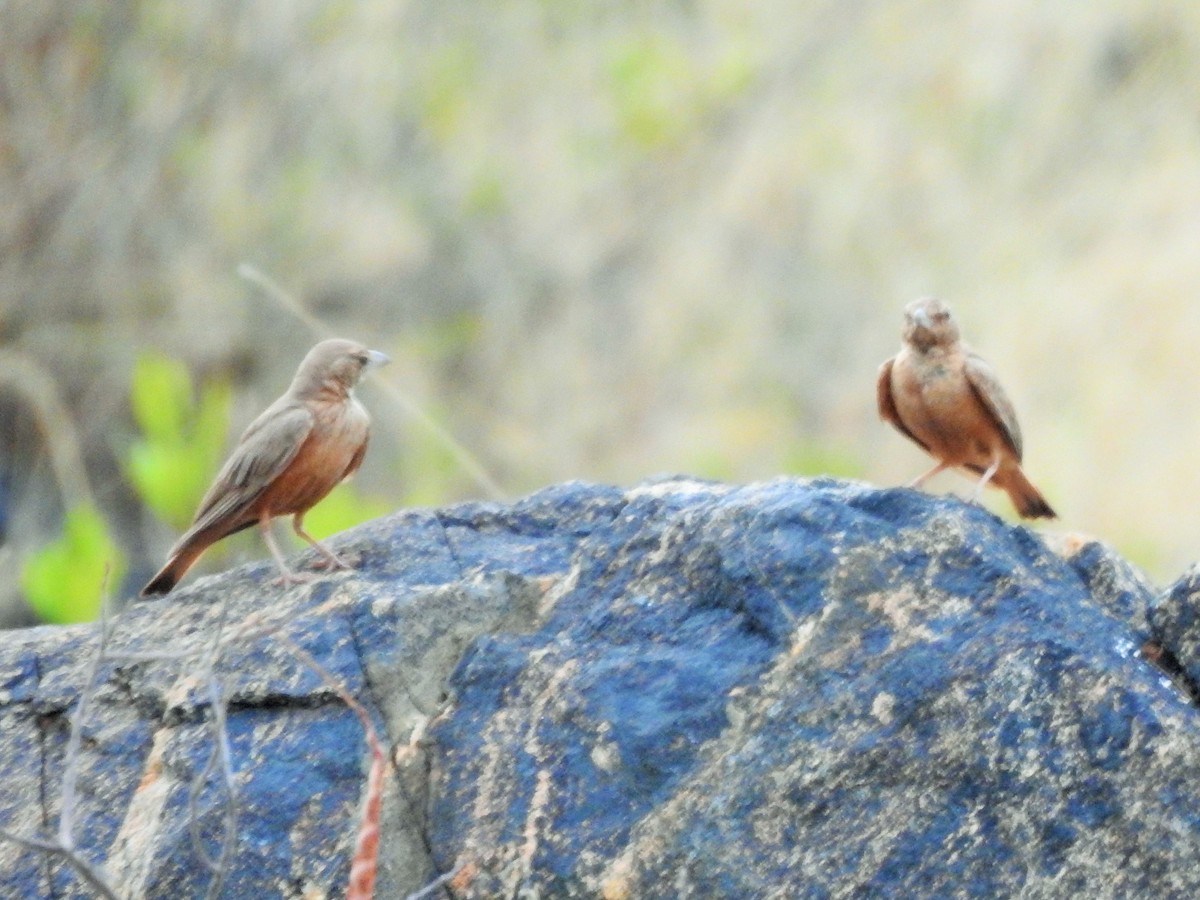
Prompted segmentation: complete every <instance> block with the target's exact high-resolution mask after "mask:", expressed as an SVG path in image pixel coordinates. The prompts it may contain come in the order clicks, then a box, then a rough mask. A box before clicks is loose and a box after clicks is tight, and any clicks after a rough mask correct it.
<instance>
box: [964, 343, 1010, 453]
mask: <svg viewBox="0 0 1200 900" xmlns="http://www.w3.org/2000/svg"><path fill="white" fill-rule="evenodd" d="M963 371H964V372H965V373H966V375H967V381H969V382H970V384H971V389H972V390H973V391H974V392H975V396H977V397H978V398H979V400H980V402H981V403H982V404H983V406H984V408H985V409H986V410H987V411H988V412H989V413H990V414H991V416H992V418H993V419H994V420H995V421H996V424H997V425H998V426H999V427H1000V431H1001V432H1002V433H1003V435H1004V438H1005V440H1006V441H1007V442H1008V445H1009V447H1010V448H1011V449H1012V451H1013V452H1014V453H1015V454H1016V455H1017V462H1020V461H1021V454H1022V449H1023V448H1022V444H1021V426H1020V425H1018V424H1017V413H1016V410H1014V409H1013V405H1012V401H1011V400H1009V399H1008V394H1006V393H1004V388H1002V387H1000V381H999V379H997V378H996V373H995V372H994V371H993V370H992V367H991V366H990V365H988V363H987V362H986V361H985V360H984V359H983V358H982V357H979V356H976V355H975V354H974V353H968V354H967V359H966V362H965V363H964V364H963Z"/></svg>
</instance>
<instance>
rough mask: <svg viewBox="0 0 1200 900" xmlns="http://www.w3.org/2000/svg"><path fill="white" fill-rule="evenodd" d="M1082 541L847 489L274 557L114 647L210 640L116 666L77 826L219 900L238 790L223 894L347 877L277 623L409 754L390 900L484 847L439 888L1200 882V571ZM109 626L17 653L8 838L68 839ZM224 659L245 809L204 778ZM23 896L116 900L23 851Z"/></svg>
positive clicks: (370, 534) (93, 847)
mask: <svg viewBox="0 0 1200 900" xmlns="http://www.w3.org/2000/svg"><path fill="white" fill-rule="evenodd" d="M1052 543H1055V544H1057V545H1058V552H1052V551H1051V550H1050V549H1048V548H1047V545H1046V544H1045V543H1044V542H1043V541H1042V540H1041V539H1040V538H1039V537H1038V536H1037V535H1035V534H1034V533H1032V532H1030V531H1028V530H1027V529H1025V528H1024V527H1020V526H1012V525H1009V524H1006V523H1004V522H1002V521H1001V520H999V519H997V518H996V517H994V516H992V515H991V514H990V513H988V512H987V511H985V510H983V509H981V508H978V507H975V506H971V505H967V504H964V503H962V502H960V501H958V500H956V499H953V498H935V497H930V496H926V495H922V494H917V493H915V492H912V491H908V490H899V489H898V490H875V489H872V488H869V487H866V486H863V485H858V484H852V483H846V482H838V481H832V480H824V479H822V480H817V481H801V480H794V479H781V480H778V481H773V482H769V483H762V484H753V485H747V486H741V487H735V486H727V485H719V484H711V483H702V482H696V481H689V480H685V479H677V480H664V481H659V482H649V483H646V484H643V485H640V486H638V487H636V488H633V489H631V490H628V491H621V490H618V489H616V488H611V487H603V486H595V485H586V484H574V483H573V484H566V485H560V486H556V487H553V488H549V489H547V490H544V491H541V492H539V493H537V494H534V495H532V496H530V497H528V498H526V499H524V500H522V501H519V502H517V503H515V504H513V505H511V506H500V505H494V504H466V505H462V506H458V507H453V508H449V509H444V510H438V511H410V512H403V513H398V514H396V515H393V516H390V517H387V518H385V519H381V520H378V521H376V522H373V523H371V524H370V525H367V526H363V527H361V528H359V529H356V530H355V531H353V532H348V533H347V534H345V535H343V536H342V537H341V540H340V542H338V543H337V545H338V546H339V547H341V548H343V549H346V550H349V551H352V552H355V553H358V554H359V555H360V556H361V559H362V561H361V565H360V568H359V569H358V570H357V571H356V572H353V573H339V574H337V575H333V576H330V577H328V578H323V579H321V580H320V581H317V582H316V583H314V584H311V585H304V586H299V587H291V588H288V589H282V588H276V587H271V586H269V584H268V582H269V580H270V576H271V570H270V567H269V565H268V564H265V563H264V564H258V565H255V566H251V567H247V568H244V569H241V570H237V571H234V572H231V573H227V574H225V575H222V576H217V577H213V578H208V579H202V580H198V581H196V582H194V583H193V584H192V585H191V586H189V587H186V588H184V589H183V590H181V591H179V592H178V593H177V594H173V595H171V597H169V598H168V599H166V600H165V601H161V602H155V603H141V604H135V605H133V606H131V607H129V608H128V609H127V610H126V611H125V612H124V613H123V614H122V615H121V616H120V617H119V619H118V620H117V622H116V624H115V628H114V631H113V635H112V638H111V640H110V649H115V650H136V651H139V652H142V653H145V652H148V651H156V652H159V653H160V654H161V652H162V651H164V650H170V651H172V652H174V653H177V654H178V653H182V654H185V656H184V657H183V658H171V659H155V660H130V659H123V660H115V661H112V662H107V663H105V664H104V665H102V666H101V668H100V671H99V675H98V683H99V685H100V686H99V689H98V691H97V692H96V694H95V698H94V702H93V707H92V710H91V711H90V713H89V715H88V717H87V720H86V723H85V727H84V731H83V742H82V749H81V752H80V755H79V765H80V780H79V799H78V802H77V804H76V807H77V808H76V813H75V819H76V825H75V829H74V833H75V835H76V839H77V842H78V845H79V847H80V849H81V852H82V854H83V855H84V856H85V857H87V858H88V859H90V860H92V861H95V862H102V863H103V864H104V866H105V868H106V871H107V873H108V875H109V878H110V880H111V882H112V883H113V884H114V886H115V887H116V888H117V890H118V893H119V894H120V895H121V896H129V897H164V898H165V897H180V896H186V897H192V896H197V897H199V896H204V894H205V891H206V890H207V889H208V887H209V885H210V883H211V878H212V876H211V872H210V871H209V870H208V869H206V867H205V866H204V864H203V862H202V860H201V858H200V856H199V855H198V853H197V852H196V850H195V847H194V843H193V838H192V836H191V833H190V829H189V820H194V821H195V824H196V825H197V826H198V831H199V835H200V842H201V843H202V844H203V846H204V847H205V849H206V851H207V852H208V853H210V854H216V853H217V852H218V850H219V845H220V840H221V836H222V834H223V833H224V828H225V825H226V823H227V814H228V812H229V810H230V809H234V810H236V819H237V822H236V835H237V841H236V844H235V845H234V849H233V857H232V865H231V867H230V871H229V873H228V878H227V881H226V883H225V888H224V892H223V896H231V897H232V896H263V897H268V896H270V897H275V896H282V897H321V896H330V897H333V896H340V895H341V894H342V893H343V892H344V885H345V883H346V879H347V876H348V872H349V865H350V857H351V854H352V851H353V843H354V839H355V831H356V827H357V826H356V823H357V818H358V811H359V807H360V805H361V802H362V799H363V789H364V784H365V767H366V760H367V757H366V749H365V745H364V743H363V736H362V730H361V728H360V726H359V723H358V721H357V720H356V719H355V717H354V715H353V714H352V713H350V712H349V711H348V710H347V709H346V707H345V706H344V705H343V703H342V702H341V701H340V700H339V699H338V698H337V696H336V695H335V693H334V692H333V691H332V690H331V689H330V688H329V687H328V686H327V685H326V684H325V683H324V682H323V681H322V680H321V679H320V678H319V677H318V675H317V674H316V673H314V672H313V671H312V670H311V669H309V668H308V667H306V666H305V665H303V664H302V663H300V662H298V661H297V660H296V659H295V658H293V657H292V656H291V655H290V654H289V653H288V652H287V651H286V650H285V649H284V648H282V647H281V646H280V644H279V642H278V641H277V640H276V639H275V637H274V635H275V633H276V632H279V631H283V632H286V633H287V634H288V635H290V636H291V637H292V638H293V639H294V640H295V641H296V642H298V643H299V644H301V645H302V646H303V647H305V648H306V649H307V650H308V651H309V652H310V653H311V654H312V655H313V656H314V657H316V658H317V659H318V660H319V661H320V662H321V663H322V664H323V665H324V666H325V667H327V668H328V669H329V670H330V671H331V672H332V673H333V674H334V675H335V676H336V678H337V679H338V680H339V682H341V683H342V684H343V685H344V686H345V687H346V688H347V690H349V692H350V693H352V694H353V695H355V696H356V697H357V698H359V700H360V701H361V702H362V703H363V704H364V705H365V706H366V707H367V708H368V709H369V710H370V711H371V714H372V715H373V716H374V717H375V719H376V721H377V723H378V727H379V728H380V729H381V731H382V732H385V733H386V734H387V736H388V738H389V740H390V741H391V742H393V744H394V745H395V747H396V751H395V754H394V758H395V760H396V762H397V773H396V776H395V777H393V778H391V779H390V780H389V792H388V795H387V797H386V800H385V822H384V835H383V840H382V843H381V854H382V856H381V874H380V882H379V886H378V894H377V895H378V896H380V897H399V896H403V895H404V894H405V893H406V892H408V891H414V890H416V889H418V888H419V887H421V886H422V885H423V884H424V883H425V882H426V881H428V880H429V879H430V878H432V877H434V876H436V875H437V874H438V873H441V872H446V871H449V870H451V869H455V868H458V870H459V871H458V875H457V876H456V877H455V878H454V880H453V881H452V882H451V883H450V885H448V886H447V887H446V888H445V889H443V890H442V891H441V893H440V896H442V897H459V898H476V897H478V898H493V897H512V896H524V897H604V898H608V900H616V898H655V897H663V898H668V897H671V898H674V897H687V896H695V897H706V898H709V897H717V898H720V897H728V898H773V897H778V898H783V897H788V898H792V897H850V896H981V897H988V896H1015V895H1023V896H1034V897H1077V896H1089V897H1105V896H1158V897H1190V896H1196V895H1197V894H1200V787H1197V786H1198V785H1200V716H1198V714H1197V710H1196V708H1195V706H1193V705H1192V703H1191V702H1190V701H1189V694H1188V691H1187V690H1186V687H1187V684H1188V679H1189V678H1191V679H1197V678H1198V677H1200V652H1198V651H1197V650H1196V648H1197V647H1200V613H1197V612H1196V610H1197V609H1198V608H1200V588H1198V587H1197V586H1196V585H1197V584H1200V578H1198V577H1196V576H1195V575H1192V576H1189V577H1188V578H1185V579H1183V580H1181V582H1180V583H1179V584H1178V585H1176V586H1175V588H1173V589H1171V590H1169V591H1167V592H1166V593H1164V594H1163V595H1161V596H1156V594H1155V591H1154V590H1153V589H1152V588H1151V587H1150V586H1149V585H1147V584H1146V583H1145V581H1144V580H1143V579H1142V578H1141V577H1140V576H1139V575H1138V573H1137V572H1136V571H1135V570H1134V569H1133V568H1132V567H1130V566H1129V565H1128V564H1126V563H1125V562H1123V561H1122V560H1121V559H1120V558H1119V557H1116V556H1115V555H1114V554H1112V553H1111V552H1109V551H1108V550H1106V549H1105V548H1104V547H1103V546H1101V545H1099V544H1096V543H1083V544H1080V545H1076V544H1073V543H1071V542H1070V541H1063V540H1057V541H1052ZM247 620H250V621H252V622H254V623H257V624H256V628H255V629H253V630H251V631H249V632H247V630H246V628H245V624H244V623H245V622H246V621H247ZM222 623H223V624H222ZM264 625H265V627H263V626H264ZM218 632H220V633H221V634H223V635H225V636H226V638H227V640H226V641H225V642H224V643H223V644H222V648H221V652H220V654H219V656H217V657H216V658H215V661H214V660H213V658H212V655H211V654H207V655H206V654H205V652H204V648H206V647H208V646H211V645H212V644H213V641H214V637H215V636H216V635H217V634H218ZM95 644H96V630H95V629H94V628H69V629H62V628H56V629H51V628H42V629H34V630H31V631H28V632H17V633H10V634H9V635H8V639H7V640H6V642H5V644H4V646H3V648H2V649H0V717H2V718H3V721H2V722H0V759H2V760H3V766H4V772H5V775H6V777H5V778H4V779H2V780H0V824H3V825H4V826H5V827H7V828H9V829H11V830H14V831H17V832H20V833H23V834H33V833H49V832H52V831H53V830H54V829H55V828H56V827H57V821H58V818H57V817H58V812H59V805H60V802H61V797H60V793H59V784H60V781H61V774H62V771H63V758H64V748H65V745H66V738H67V732H68V730H69V728H68V723H69V720H70V717H71V715H72V714H73V713H72V709H73V705H74V703H75V701H76V699H77V698H78V696H79V692H80V689H81V686H82V685H83V684H84V683H85V681H86V677H87V670H88V667H89V664H90V660H91V658H92V654H93V651H94V648H95ZM1145 648H1151V649H1152V650H1153V653H1151V652H1149V651H1147V650H1146V649H1145ZM1147 656H1153V657H1154V658H1155V659H1156V660H1157V661H1158V663H1159V665H1160V666H1163V667H1165V668H1167V669H1168V670H1169V671H1172V672H1173V673H1174V675H1175V677H1173V678H1169V677H1167V676H1166V675H1164V674H1163V671H1162V669H1160V668H1158V667H1156V666H1155V665H1151V663H1150V662H1148V661H1147V658H1146V657H1147ZM204 659H208V660H209V661H210V662H213V667H214V672H215V674H216V676H217V678H218V680H219V683H220V684H221V687H222V691H223V694H224V696H225V697H227V698H228V729H227V730H228V736H229V741H230V745H231V750H232V755H231V762H232V768H233V770H234V782H235V785H236V792H237V796H238V800H237V803H236V804H234V805H233V806H232V807H231V805H230V804H229V803H227V802H226V800H225V797H224V793H223V780H222V779H221V778H220V777H219V776H217V775H215V774H210V776H209V777H207V778H204V779H202V781H200V782H197V781H196V776H197V773H203V771H204V769H205V765H206V762H207V760H208V759H209V755H210V753H211V751H212V748H213V741H212V731H211V728H210V726H209V717H210V708H209V698H208V690H209V680H208V679H206V678H205V676H204V671H203V663H202V662H201V661H202V660H204ZM1172 667H1174V668H1172ZM1181 688H1182V689H1181ZM426 724H428V728H426ZM196 784H199V787H198V788H196V789H195V791H194V790H193V786H194V785H196ZM193 792H195V793H196V797H195V801H194V804H193V805H194V813H192V814H189V794H191V793H193ZM0 896H5V897H7V896H53V897H58V896H63V897H73V896H81V897H82V896H90V893H89V891H88V890H87V889H85V888H83V887H81V886H80V885H79V882H78V881H77V879H76V878H75V876H74V875H73V873H72V872H71V871H70V870H69V869H68V868H67V867H66V866H65V865H64V864H63V863H62V862H61V861H60V860H58V859H52V858H50V857H48V856H46V855H44V854H40V853H38V852H35V851H31V850H26V849H24V848H21V847H18V846H17V845H15V844H12V843H9V842H0ZM435 896H439V895H438V894H435Z"/></svg>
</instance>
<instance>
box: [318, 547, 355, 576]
mask: <svg viewBox="0 0 1200 900" xmlns="http://www.w3.org/2000/svg"><path fill="white" fill-rule="evenodd" d="M361 561H362V560H361V558H360V555H359V554H357V553H354V554H349V555H341V554H337V553H334V552H333V551H332V550H331V551H329V555H328V556H322V557H321V558H320V559H318V560H317V561H316V562H314V563H313V564H312V568H314V569H320V570H321V571H323V572H333V571H337V570H339V569H353V568H355V567H357V565H358V563H359V562H361Z"/></svg>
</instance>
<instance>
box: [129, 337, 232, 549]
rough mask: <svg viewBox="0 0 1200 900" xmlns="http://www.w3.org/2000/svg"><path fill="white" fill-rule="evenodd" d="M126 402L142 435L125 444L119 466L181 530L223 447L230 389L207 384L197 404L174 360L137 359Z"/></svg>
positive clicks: (154, 507) (224, 383)
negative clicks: (121, 466)
mask: <svg viewBox="0 0 1200 900" xmlns="http://www.w3.org/2000/svg"><path fill="white" fill-rule="evenodd" d="M130 400H131V403H132V405H133V410H134V417H135V418H136V419H137V423H138V425H139V426H140V428H141V431H142V437H141V439H140V440H137V441H134V442H133V444H131V445H130V447H129V451H128V454H127V455H126V458H125V470H126V473H127V475H128V476H129V480H130V481H131V482H132V483H133V486H134V488H135V489H136V490H137V492H138V495H139V496H140V497H141V498H142V501H143V502H144V503H145V504H146V505H147V506H148V507H150V508H151V509H152V510H154V512H155V513H156V514H157V515H158V516H160V517H162V518H163V519H164V520H166V521H167V522H169V523H170V524H171V525H173V526H174V527H176V528H179V529H182V528H186V527H187V525H188V523H190V522H191V519H192V514H193V513H194V511H195V509H196V506H197V505H198V504H199V502H200V498H201V497H203V496H204V491H205V489H206V488H207V487H208V484H209V482H210V481H211V480H212V477H213V474H214V473H215V472H216V470H217V466H218V465H219V464H220V462H221V454H222V452H223V450H224V447H225V435H226V432H227V430H228V425H229V412H230V409H231V407H232V390H231V388H230V386H229V383H228V382H227V381H225V380H224V379H219V380H214V381H210V382H207V383H206V384H205V385H204V386H203V387H202V388H201V391H200V400H199V402H198V403H197V402H196V401H195V400H194V397H193V389H192V381H191V377H190V376H189V375H188V373H187V369H186V368H185V367H184V366H183V365H182V364H180V363H177V362H175V361H173V360H169V359H166V358H165V357H162V356H158V355H154V354H147V355H144V356H142V357H141V358H139V359H138V362H137V366H136V368H135V370H134V377H133V384H132V385H131V388H130Z"/></svg>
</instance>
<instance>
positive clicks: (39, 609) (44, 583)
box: [21, 504, 125, 624]
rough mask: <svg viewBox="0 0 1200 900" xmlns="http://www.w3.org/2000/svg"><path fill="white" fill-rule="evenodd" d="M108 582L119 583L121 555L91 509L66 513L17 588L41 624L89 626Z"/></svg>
mask: <svg viewBox="0 0 1200 900" xmlns="http://www.w3.org/2000/svg"><path fill="white" fill-rule="evenodd" d="M106 567H107V568H108V581H109V582H110V583H111V584H113V585H116V584H120V582H121V577H122V576H123V575H124V572H125V555H124V553H122V552H121V548H120V547H118V546H117V545H116V544H115V543H114V542H113V540H112V538H111V537H110V535H109V531H108V525H107V524H106V523H105V521H104V519H103V517H102V516H101V515H100V513H99V512H98V511H97V510H96V509H95V507H93V506H91V505H90V504H85V505H81V506H77V507H75V508H74V509H71V510H68V512H67V515H66V518H65V520H64V522H63V531H62V535H61V536H60V537H59V538H58V540H56V541H52V542H51V543H49V544H46V545H45V546H43V547H41V548H40V549H38V550H37V551H35V552H34V553H33V554H32V555H30V556H29V557H28V558H27V559H26V561H25V565H24V567H23V568H22V570H21V588H22V590H23V591H24V592H25V598H26V599H27V600H28V601H29V605H30V606H31V607H33V610H34V612H36V613H37V614H38V616H39V617H40V618H41V619H43V620H44V621H46V622H52V623H55V624H64V623H68V622H90V621H91V620H92V619H94V618H96V616H97V615H98V614H99V612H100V604H101V603H102V602H103V601H104V591H105V587H106V583H105V581H106V580H105V568H106Z"/></svg>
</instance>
